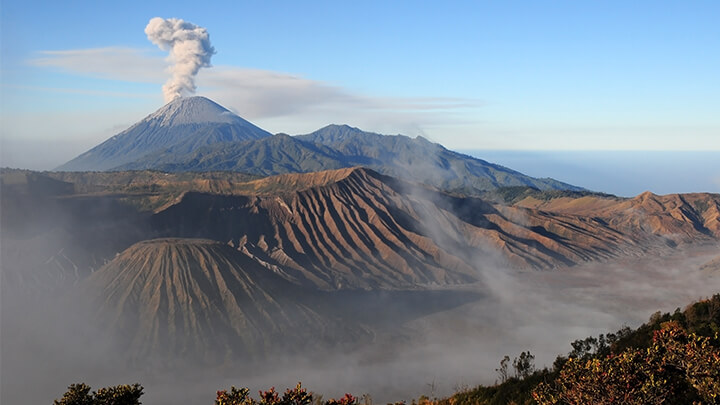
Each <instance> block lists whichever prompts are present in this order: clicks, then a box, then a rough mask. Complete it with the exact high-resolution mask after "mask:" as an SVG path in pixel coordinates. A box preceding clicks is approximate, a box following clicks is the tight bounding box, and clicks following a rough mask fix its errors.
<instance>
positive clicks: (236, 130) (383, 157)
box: [57, 96, 582, 195]
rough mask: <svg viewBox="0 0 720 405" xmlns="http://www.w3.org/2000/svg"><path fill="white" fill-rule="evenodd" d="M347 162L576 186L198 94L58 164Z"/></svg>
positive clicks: (329, 165)
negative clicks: (265, 123)
mask: <svg viewBox="0 0 720 405" xmlns="http://www.w3.org/2000/svg"><path fill="white" fill-rule="evenodd" d="M353 166H365V167H369V168H371V169H373V170H376V171H378V172H380V173H383V174H386V175H390V176H394V177H398V178H402V179H405V180H409V181H413V182H419V183H424V184H428V185H431V186H435V187H439V188H443V189H446V190H449V191H452V192H458V193H467V194H473V195H478V194H480V193H481V192H483V191H487V190H492V189H496V188H498V187H506V186H530V187H535V188H538V189H540V190H548V189H562V190H582V188H581V187H577V186H573V185H570V184H567V183H563V182H560V181H557V180H554V179H536V178H533V177H530V176H527V175H524V174H522V173H520V172H517V171H514V170H511V169H508V168H506V167H503V166H500V165H495V164H492V163H489V162H486V161H484V160H481V159H476V158H474V157H471V156H467V155H463V154H460V153H457V152H453V151H450V150H448V149H446V148H444V147H443V146H442V145H439V144H437V143H432V142H430V141H428V140H427V139H425V138H422V137H417V138H409V137H407V136H404V135H380V134H376V133H371V132H365V131H362V130H360V129H358V128H353V127H350V126H348V125H328V126H326V127H323V128H321V129H319V130H317V131H315V132H313V133H310V134H306V135H297V136H292V137H291V136H289V135H287V134H276V135H274V136H273V135H270V133H268V132H267V131H264V130H262V129H260V128H258V127H256V126H254V125H253V124H251V123H250V122H248V121H246V120H244V119H242V118H240V117H239V116H237V115H235V114H233V113H231V112H230V111H229V110H227V109H225V108H224V107H222V106H220V105H218V104H217V103H215V102H213V101H211V100H209V99H206V98H204V97H199V96H198V97H189V98H179V99H176V100H174V101H172V102H170V103H168V104H167V105H165V106H163V107H162V108H160V109H158V110H157V111H156V112H154V113H152V114H150V115H148V116H147V117H145V118H144V119H143V120H141V121H140V122H138V123H136V124H135V125H133V126H131V127H130V128H128V129H127V130H125V131H123V132H121V133H119V134H117V135H115V136H113V137H112V138H110V139H108V140H106V141H105V142H103V143H101V144H100V145H98V146H96V147H94V148H92V149H90V150H89V151H87V152H85V153H83V154H81V155H80V156H78V157H76V158H75V159H73V160H71V161H69V162H67V163H65V164H64V165H61V166H60V167H58V169H57V170H61V171H106V170H113V171H123V170H146V169H153V170H162V171H171V172H187V171H238V172H246V173H250V174H254V175H261V176H269V175H277V174H284V173H298V172H314V171H321V170H329V169H339V168H343V167H353Z"/></svg>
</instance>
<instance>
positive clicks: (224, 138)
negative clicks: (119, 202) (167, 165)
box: [57, 96, 270, 171]
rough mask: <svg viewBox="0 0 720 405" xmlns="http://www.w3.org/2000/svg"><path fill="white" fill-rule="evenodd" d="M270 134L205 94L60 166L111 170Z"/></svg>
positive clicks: (175, 103) (179, 101) (170, 106)
mask: <svg viewBox="0 0 720 405" xmlns="http://www.w3.org/2000/svg"><path fill="white" fill-rule="evenodd" d="M267 136H270V133H269V132H267V131H265V130H263V129H261V128H259V127H257V126H255V125H253V124H252V123H250V122H248V121H246V120H244V119H243V118H241V117H239V116H238V115H236V114H234V113H232V112H231V111H229V110H228V109H226V108H225V107H223V106H221V105H219V104H217V103H215V102H214V101H212V100H209V99H207V98H205V97H199V96H196V97H187V98H183V97H181V98H177V99H175V100H173V101H171V102H169V103H168V104H166V105H165V106H163V107H162V108H160V109H159V110H157V111H155V112H154V113H152V114H150V115H148V116H147V117H145V118H144V119H143V120H141V121H140V122H138V123H136V124H135V125H133V126H131V127H130V128H128V129H126V130H125V131H123V132H121V133H119V134H117V135H115V136H113V137H112V138H110V139H108V140H106V141H105V142H103V143H101V144H100V145H98V146H96V147H94V148H92V149H90V150H89V151H87V152H85V153H83V154H81V155H80V156H78V157H76V158H75V159H73V160H71V161H69V162H67V163H65V164H63V165H62V166H60V167H58V168H57V170H62V171H102V170H111V169H114V168H116V167H118V166H121V165H124V164H126V163H129V162H133V161H136V160H138V159H140V158H142V157H143V156H146V155H148V154H151V153H158V152H162V151H167V153H172V154H183V153H188V152H190V151H192V150H195V149H197V148H198V147H201V146H204V145H211V144H217V143H226V142H238V141H248V140H253V139H260V138H264V137H267Z"/></svg>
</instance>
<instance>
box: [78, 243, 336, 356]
mask: <svg viewBox="0 0 720 405" xmlns="http://www.w3.org/2000/svg"><path fill="white" fill-rule="evenodd" d="M82 289H83V290H85V291H88V292H89V294H90V295H91V297H90V299H91V300H92V302H93V304H94V305H93V307H94V308H95V309H96V311H97V312H96V313H97V319H98V321H97V322H98V324H99V326H101V328H102V329H104V330H105V331H107V333H109V334H110V335H111V336H121V346H122V351H123V353H125V355H126V357H127V358H129V359H131V360H135V361H140V360H142V359H146V358H149V357H152V358H160V359H178V360H195V361H197V360H199V361H205V362H214V363H217V362H222V361H223V360H230V359H239V358H252V357H256V356H262V355H263V354H264V353H267V352H269V351H271V350H276V349H277V348H278V347H282V348H284V349H289V350H292V349H296V350H298V349H305V348H307V347H308V346H309V345H312V344H313V342H319V341H322V340H323V337H324V336H327V337H329V336H328V335H327V334H332V333H334V332H333V331H336V329H333V328H332V327H330V325H332V321H329V320H328V319H327V318H326V317H323V316H321V315H319V314H318V313H316V312H315V311H313V310H311V309H309V308H308V307H307V306H305V305H303V304H302V302H303V299H302V293H301V291H300V290H298V287H297V286H294V285H292V284H290V283H288V282H287V281H285V280H283V279H282V278H280V277H279V276H277V275H275V274H274V273H273V272H272V271H270V270H268V269H266V268H264V267H262V266H260V265H258V264H257V263H255V262H254V261H253V260H251V259H250V258H248V257H247V256H246V255H244V254H242V253H240V252H239V251H237V250H235V249H234V248H232V247H230V246H228V245H226V244H223V243H220V242H215V241H211V240H202V239H176V238H171V239H154V240H148V241H143V242H139V243H136V244H134V245H133V246H131V247H129V248H128V249H126V250H125V251H123V252H122V253H120V254H119V255H118V256H117V257H116V258H115V259H113V260H112V261H110V262H109V263H108V264H106V265H105V266H103V267H102V268H101V269H99V270H98V271H96V272H95V273H93V274H92V276H90V277H89V278H88V279H87V280H86V281H85V282H84V283H83V284H82ZM329 338H330V337H329ZM332 339H342V337H338V336H332Z"/></svg>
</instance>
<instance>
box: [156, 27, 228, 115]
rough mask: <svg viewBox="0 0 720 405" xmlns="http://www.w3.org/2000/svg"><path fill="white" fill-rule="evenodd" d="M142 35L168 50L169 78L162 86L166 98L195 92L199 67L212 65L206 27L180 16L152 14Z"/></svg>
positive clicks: (211, 48) (211, 50)
mask: <svg viewBox="0 0 720 405" xmlns="http://www.w3.org/2000/svg"><path fill="white" fill-rule="evenodd" d="M145 34H146V35H147V37H148V39H149V40H150V41H151V42H152V43H154V44H155V45H157V46H158V47H160V49H162V50H164V51H170V56H169V60H170V61H171V62H172V66H171V67H170V72H171V73H172V77H171V78H170V80H168V81H167V83H165V85H164V86H163V94H164V95H165V101H166V102H169V101H172V100H174V99H176V98H178V97H182V95H183V94H185V93H189V94H192V93H195V88H196V87H195V75H197V73H198V71H199V70H200V68H203V67H210V66H211V65H210V58H211V57H212V55H213V54H214V53H215V48H213V47H212V45H210V34H208V32H207V30H206V29H205V28H203V27H199V26H197V25H195V24H192V23H189V22H187V21H183V20H181V19H179V18H168V19H164V18H160V17H155V18H153V19H151V20H150V22H149V23H148V25H147V27H145Z"/></svg>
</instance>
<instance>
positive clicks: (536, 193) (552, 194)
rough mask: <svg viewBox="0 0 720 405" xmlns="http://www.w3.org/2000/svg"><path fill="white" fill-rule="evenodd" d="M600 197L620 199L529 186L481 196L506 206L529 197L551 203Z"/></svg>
mask: <svg viewBox="0 0 720 405" xmlns="http://www.w3.org/2000/svg"><path fill="white" fill-rule="evenodd" d="M588 196H590V197H599V198H614V199H617V198H618V197H616V196H614V195H612V194H606V193H598V192H594V191H587V190H580V191H576V190H544V191H543V190H539V189H538V188H536V187H529V186H510V187H500V188H498V189H496V190H490V191H486V192H485V193H482V194H481V198H484V199H487V200H491V201H496V202H500V203H505V204H510V205H512V204H515V203H517V202H519V201H522V200H524V199H526V198H528V197H532V198H535V199H537V200H541V201H550V200H553V199H556V198H563V197H567V198H581V197H588Z"/></svg>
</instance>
